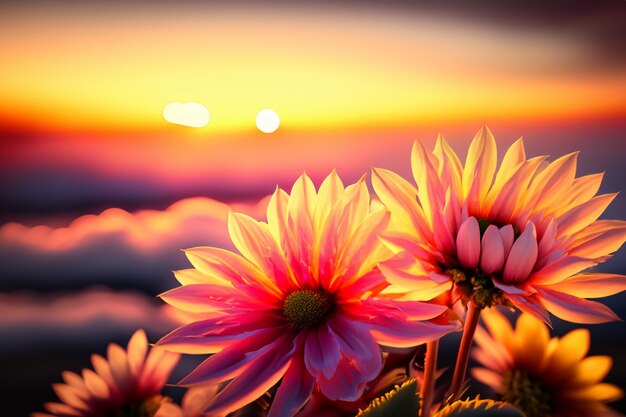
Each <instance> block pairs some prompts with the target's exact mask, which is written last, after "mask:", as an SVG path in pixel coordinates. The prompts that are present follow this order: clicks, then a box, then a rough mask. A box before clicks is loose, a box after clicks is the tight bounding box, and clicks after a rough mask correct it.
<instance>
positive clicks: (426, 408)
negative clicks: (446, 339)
mask: <svg viewBox="0 0 626 417" xmlns="http://www.w3.org/2000/svg"><path fill="white" fill-rule="evenodd" d="M438 351H439V339H437V340H433V341H432V342H428V343H427V344H426V359H425V360H424V381H423V382H422V386H421V387H420V395H421V397H422V417H429V416H430V407H431V406H432V404H433V392H434V390H435V372H436V371H437V353H438Z"/></svg>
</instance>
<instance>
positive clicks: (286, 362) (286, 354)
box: [205, 335, 294, 415]
mask: <svg viewBox="0 0 626 417" xmlns="http://www.w3.org/2000/svg"><path fill="white" fill-rule="evenodd" d="M229 350H230V349H229ZM293 352H294V343H293V341H292V340H291V335H285V336H281V337H280V338H278V339H276V340H275V341H274V343H272V344H271V345H270V346H269V347H268V348H267V349H266V350H264V351H263V352H262V353H260V354H259V355H258V356H257V357H255V358H254V359H253V360H252V362H251V363H250V364H249V365H248V366H247V367H246V368H245V369H244V370H243V372H241V374H240V375H238V376H236V377H235V378H234V379H233V380H232V381H231V382H230V383H229V384H228V385H227V386H226V387H225V388H224V389H223V390H222V391H220V392H219V393H218V394H217V395H216V396H215V399H214V400H213V402H211V405H209V408H207V409H206V410H205V412H206V413H209V414H210V413H214V414H222V415H226V414H228V413H230V412H232V411H234V410H237V409H238V408H241V407H243V406H244V405H246V404H248V403H250V402H252V401H254V400H256V399H257V398H259V397H260V396H261V395H263V393H265V392H266V391H267V390H269V389H270V388H271V387H272V386H274V384H276V383H277V382H278V381H279V380H280V378H282V377H283V375H285V372H286V371H287V369H288V368H289V366H290V365H291V362H292V357H293ZM209 359H211V358H209ZM209 359H207V360H209Z"/></svg>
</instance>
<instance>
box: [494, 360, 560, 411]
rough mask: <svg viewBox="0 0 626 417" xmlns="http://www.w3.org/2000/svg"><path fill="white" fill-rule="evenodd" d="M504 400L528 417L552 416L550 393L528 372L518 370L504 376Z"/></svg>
mask: <svg viewBox="0 0 626 417" xmlns="http://www.w3.org/2000/svg"><path fill="white" fill-rule="evenodd" d="M503 382H504V383H503V387H504V394H503V395H502V400H504V401H506V402H508V403H511V404H513V405H515V406H517V407H518V408H519V409H521V410H522V411H523V412H524V413H526V416H527V417H547V416H550V415H552V412H551V411H552V405H551V398H550V392H548V391H547V390H546V389H545V388H544V387H543V386H542V385H541V384H540V383H539V382H537V381H534V380H533V379H532V378H531V377H530V376H529V375H528V374H527V373H526V372H524V371H521V370H519V369H516V370H514V371H509V372H506V373H505V374H504V381H503Z"/></svg>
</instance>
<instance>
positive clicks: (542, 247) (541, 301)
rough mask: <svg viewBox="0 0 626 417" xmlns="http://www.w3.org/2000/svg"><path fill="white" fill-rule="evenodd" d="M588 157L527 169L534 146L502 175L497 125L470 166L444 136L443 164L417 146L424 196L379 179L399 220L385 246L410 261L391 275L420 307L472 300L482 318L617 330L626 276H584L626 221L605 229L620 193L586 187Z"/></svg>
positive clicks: (388, 265) (537, 162)
mask: <svg viewBox="0 0 626 417" xmlns="http://www.w3.org/2000/svg"><path fill="white" fill-rule="evenodd" d="M577 155H578V154H577V153H572V154H569V155H566V156H563V157H561V158H558V159H556V160H555V161H553V162H552V163H548V162H546V161H545V159H546V157H545V156H540V157H536V158H531V159H527V158H526V154H525V151H524V145H523V143H522V140H521V139H519V140H518V141H516V142H515V143H514V144H513V145H512V146H511V147H510V148H509V150H508V151H507V152H506V154H505V155H504V158H503V160H502V162H501V164H500V167H499V169H498V170H496V165H497V150H496V143H495V140H494V138H493V136H492V134H491V132H490V131H489V130H488V129H487V128H486V127H485V128H483V129H481V130H480V132H478V134H477V135H476V137H475V138H474V140H473V141H472V143H471V145H470V148H469V151H468V155H467V159H466V161H465V166H463V165H462V164H461V162H460V161H459V158H458V157H457V155H456V154H455V153H454V151H452V149H451V148H450V147H449V146H448V144H447V143H446V141H445V140H444V139H443V138H442V137H439V138H438V139H437V144H436V145H435V149H434V151H433V152H432V154H429V153H428V152H426V150H425V149H424V147H423V146H422V144H421V143H419V142H416V143H415V144H414V146H413V152H412V160H411V164H412V169H413V176H414V179H415V182H416V184H417V188H416V187H415V186H414V185H412V184H410V183H409V182H407V181H406V180H404V179H402V178H401V177H400V176H398V175H397V174H395V173H393V172H391V171H387V170H384V169H375V170H374V174H373V178H372V182H373V185H374V189H375V190H376V193H377V194H378V196H379V197H380V199H381V201H382V202H383V203H384V204H385V206H386V207H387V209H388V210H389V211H390V212H391V213H392V222H391V223H392V226H391V227H390V230H389V232H388V233H387V234H386V236H385V237H384V238H385V240H386V241H387V242H388V243H389V244H390V245H392V246H393V247H394V248H396V249H397V251H398V252H399V253H398V254H397V255H396V256H394V257H393V258H391V259H390V260H388V261H386V262H384V263H383V264H381V266H380V268H381V270H382V272H383V273H384V274H385V276H386V278H387V280H388V281H389V282H390V283H392V284H394V285H393V286H394V287H395V290H394V291H396V292H399V293H406V292H409V293H410V295H409V297H411V298H412V299H416V300H430V299H433V298H435V297H438V296H442V297H444V298H448V299H450V300H451V302H455V301H457V300H458V299H461V300H462V301H463V302H464V303H465V302H467V301H469V300H472V301H473V302H474V303H475V304H476V305H477V306H478V307H479V308H482V307H486V306H490V305H495V304H503V303H504V304H512V305H514V306H516V307H518V308H519V309H520V310H523V311H526V312H529V313H531V314H534V315H535V316H537V317H540V318H542V319H543V320H545V321H548V314H547V311H550V312H552V313H553V314H554V315H556V316H558V317H560V318H563V319H565V320H569V321H574V322H579V323H602V322H606V321H611V320H616V319H617V317H616V316H615V314H614V313H613V312H612V311H611V310H610V309H608V308H607V307H606V306H604V305H603V304H600V303H597V302H594V301H589V300H586V298H595V297H605V296H608V295H613V294H615V293H618V292H620V291H623V290H624V289H626V277H624V276H622V275H616V274H600V273H593V272H590V273H583V272H581V271H584V270H585V269H587V268H589V267H592V266H594V265H596V264H598V263H600V262H602V261H604V260H605V259H607V258H608V257H609V256H610V254H611V253H612V252H614V251H616V250H617V249H619V247H620V246H621V245H622V244H623V242H624V240H625V239H626V222H623V221H616V220H597V219H598V217H599V216H600V214H602V212H603V211H604V209H605V208H606V207H607V206H608V205H609V203H610V202H611V201H612V200H613V198H614V197H615V194H603V195H598V196H596V192H597V191H598V188H599V186H600V182H601V179H602V175H601V174H594V175H587V176H583V177H579V178H576V158H577Z"/></svg>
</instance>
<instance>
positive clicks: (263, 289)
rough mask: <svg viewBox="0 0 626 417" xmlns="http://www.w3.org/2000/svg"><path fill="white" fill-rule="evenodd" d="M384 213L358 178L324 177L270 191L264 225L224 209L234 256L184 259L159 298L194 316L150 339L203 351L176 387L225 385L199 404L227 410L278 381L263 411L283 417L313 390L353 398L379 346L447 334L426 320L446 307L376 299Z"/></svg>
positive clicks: (208, 252) (381, 281) (451, 326)
mask: <svg viewBox="0 0 626 417" xmlns="http://www.w3.org/2000/svg"><path fill="white" fill-rule="evenodd" d="M388 218H389V214H388V213H387V212H386V211H385V210H384V209H378V210H373V209H371V206H370V196H369V192H368V190H367V187H366V185H365V182H364V181H363V180H361V181H359V182H358V183H357V184H354V185H351V186H349V187H346V188H344V186H343V184H342V183H341V180H340V179H339V177H338V176H337V175H336V173H334V172H333V173H331V174H330V175H329V176H328V177H327V178H326V180H325V181H324V182H323V183H322V185H321V186H320V188H319V191H318V192H316V190H315V187H314V186H313V183H312V182H311V180H310V179H309V178H308V177H307V176H306V175H303V176H302V177H300V178H299V179H298V180H297V181H296V183H295V184H294V186H293V188H292V190H291V195H289V194H287V193H286V192H284V191H283V190H281V189H277V190H276V192H275V193H274V194H273V196H272V198H271V200H270V202H269V205H268V209H267V219H268V221H267V223H266V222H259V221H256V220H254V219H252V218H250V217H248V216H246V215H243V214H238V213H234V214H231V215H230V216H229V221H228V227H229V233H230V236H231V238H232V241H233V243H234V245H235V247H236V248H237V249H238V250H239V252H240V253H241V255H239V254H236V253H233V252H229V251H226V250H222V249H217V248H210V247H200V248H194V249H190V250H187V251H186V254H187V257H188V258H189V260H190V262H191V263H192V265H193V266H194V269H188V270H183V271H178V272H176V274H175V275H176V277H177V279H178V280H179V281H180V282H181V284H182V286H181V287H178V288H175V289H173V290H171V291H169V292H167V293H165V294H163V295H162V296H161V297H162V298H163V299H164V300H165V301H166V302H168V303H169V304H171V305H172V306H174V307H176V308H179V309H181V310H185V311H189V312H193V313H202V314H204V315H205V318H204V319H203V320H199V321H195V322H192V323H189V324H187V325H185V326H182V327H181V328H179V329H177V330H175V331H173V332H172V333H170V334H169V335H167V336H166V337H164V338H163V339H162V340H161V341H160V342H159V343H160V344H161V345H163V346H166V347H167V348H169V349H173V350H175V351H178V352H184V353H202V354H206V353H209V354H214V355H213V356H211V357H209V358H208V359H206V360H205V361H204V362H203V363H202V364H200V365H199V366H198V367H197V368H196V369H195V370H194V371H193V372H192V373H191V374H189V375H188V376H187V377H186V378H184V379H183V380H182V381H181V384H183V385H194V384H217V383H221V382H224V381H228V380H231V381H230V382H229V383H228V384H227V385H226V386H225V388H224V389H222V390H221V391H220V392H219V393H218V394H217V396H216V397H215V400H214V401H213V402H212V403H211V404H210V406H209V408H208V410H207V411H209V412H215V413H217V412H221V413H227V412H229V411H232V410H235V409H237V408H239V407H241V406H242V405H244V404H247V403H249V402H251V401H253V400H254V399H256V398H258V397H259V396H260V395H262V394H263V393H265V392H266V391H267V390H268V389H270V388H271V387H272V386H273V385H275V384H276V383H277V382H278V381H279V380H280V379H281V378H282V383H281V385H280V387H279V388H278V391H277V392H276V396H275V397H274V400H273V404H272V406H271V409H270V413H269V415H270V416H271V417H275V416H291V415H293V414H295V413H296V412H297V411H298V410H299V409H300V408H301V406H302V405H303V404H304V403H305V402H306V401H307V399H308V398H309V396H310V395H311V393H312V391H313V390H314V388H317V389H319V391H320V392H321V393H322V394H324V395H325V396H326V397H328V398H329V399H332V400H349V401H353V400H356V399H357V398H358V397H359V396H360V395H361V393H362V392H363V391H364V389H365V387H366V385H367V383H368V382H369V381H371V380H373V379H374V378H375V377H376V376H377V375H378V373H379V372H380V370H381V352H380V349H379V346H378V344H380V345H385V346H399V347H404V346H412V345H417V344H420V343H423V342H425V341H428V340H432V339H435V338H439V337H441V336H442V335H444V334H446V333H448V332H450V331H452V330H455V329H456V328H457V327H458V323H456V322H453V323H450V322H448V321H444V322H443V324H441V325H440V324H434V323H431V322H428V321H427V320H430V319H434V318H437V317H438V316H440V315H441V314H442V313H443V312H444V311H446V308H445V307H442V306H439V305H429V304H425V303H420V302H410V301H406V302H402V301H395V300H391V299H387V298H383V297H379V294H380V292H381V290H383V289H384V288H385V287H386V286H387V285H388V284H387V283H386V281H385V278H384V277H383V276H382V274H381V273H380V272H379V271H378V269H377V268H376V265H377V264H378V262H380V261H381V260H382V259H384V257H386V256H387V252H386V249H385V248H384V246H383V245H382V244H381V243H380V241H379V239H378V235H379V233H380V232H381V231H382V230H383V229H384V228H385V227H386V225H387V222H388Z"/></svg>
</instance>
